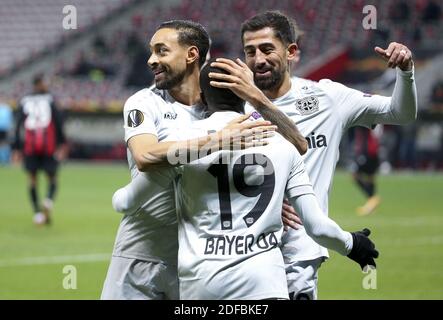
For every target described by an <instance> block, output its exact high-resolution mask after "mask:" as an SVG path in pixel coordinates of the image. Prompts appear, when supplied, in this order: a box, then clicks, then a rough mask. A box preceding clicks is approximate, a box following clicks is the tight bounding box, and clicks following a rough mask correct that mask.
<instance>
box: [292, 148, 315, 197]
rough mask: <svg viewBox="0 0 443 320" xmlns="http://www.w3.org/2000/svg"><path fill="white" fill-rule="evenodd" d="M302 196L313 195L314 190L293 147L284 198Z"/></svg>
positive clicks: (301, 160) (300, 158)
mask: <svg viewBox="0 0 443 320" xmlns="http://www.w3.org/2000/svg"><path fill="white" fill-rule="evenodd" d="M303 194H314V189H313V188H312V184H311V181H310V180H309V176H308V174H307V172H306V168H305V164H304V162H303V159H302V157H301V156H300V154H299V153H298V151H297V149H295V147H294V148H293V157H292V167H291V171H290V174H289V177H288V181H287V184H286V196H287V197H288V198H292V197H297V196H301V195H303Z"/></svg>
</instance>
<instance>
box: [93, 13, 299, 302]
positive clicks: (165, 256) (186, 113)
mask: <svg viewBox="0 0 443 320" xmlns="http://www.w3.org/2000/svg"><path fill="white" fill-rule="evenodd" d="M150 49H151V52H152V54H151V56H150V57H149V60H148V65H149V67H150V68H151V69H152V71H153V72H154V75H155V79H154V80H155V88H154V89H152V90H151V89H143V90H141V91H139V92H137V93H135V94H134V95H133V96H131V97H130V98H129V99H128V100H127V101H126V103H125V107H124V121H125V141H126V142H127V145H128V163H129V167H130V170H131V178H132V179H135V178H136V177H137V176H138V175H140V171H149V173H148V175H147V176H146V175H143V177H146V178H147V179H149V180H150V181H154V182H155V185H154V186H152V188H153V189H152V190H155V196H153V197H148V196H146V198H144V200H145V201H144V203H143V204H142V205H141V206H140V207H139V208H137V209H138V210H139V212H141V213H144V214H138V215H133V216H129V215H126V216H124V217H123V219H122V221H121V223H120V227H119V230H118V232H117V238H116V241H115V245H114V250H113V254H112V259H111V263H110V266H109V269H108V274H107V277H106V280H105V284H104V287H103V291H102V296H101V297H102V299H176V298H178V280H177V267H176V266H177V251H178V247H177V219H176V214H175V202H174V193H173V191H174V190H173V187H174V186H173V184H172V183H170V181H165V175H166V173H165V172H164V171H163V170H162V168H164V167H165V166H168V165H169V164H168V159H167V153H168V150H169V149H170V147H171V146H173V145H176V143H175V142H174V141H168V139H167V138H168V136H169V135H170V133H171V132H175V131H180V132H181V131H182V130H184V129H186V128H187V127H188V126H189V124H190V123H192V121H195V120H196V119H200V118H202V117H203V111H204V109H203V108H202V105H201V104H200V88H199V82H198V79H199V74H200V68H201V66H202V65H203V63H204V62H205V58H206V55H207V51H208V49H209V36H208V34H207V33H206V31H205V30H204V28H203V27H202V26H201V25H200V24H197V23H195V22H192V21H183V20H173V21H168V22H165V23H162V24H161V25H160V26H159V27H158V29H157V31H156V32H155V34H154V35H153V37H152V39H151V41H150ZM240 89H241V90H242V92H243V93H244V97H245V99H246V100H248V101H250V102H251V103H252V104H253V105H254V106H256V108H257V109H258V110H260V111H262V112H263V113H266V111H267V110H268V109H270V108H275V107H274V106H273V105H272V104H270V102H269V100H268V99H267V98H266V96H264V95H263V93H262V92H261V91H260V90H259V89H258V88H257V87H256V86H255V85H254V83H253V79H252V77H251V78H248V79H245V81H243V82H242V84H241V88H240ZM268 113H269V112H268ZM270 114H271V115H272V116H273V115H274V114H275V111H274V112H270ZM273 117H274V116H273ZM274 118H275V117H274ZM274 118H273V120H274ZM245 119H247V116H244V115H243V116H240V117H238V118H237V119H234V120H233V121H231V122H230V123H229V124H228V125H227V126H226V127H225V128H224V129H223V130H219V131H218V132H215V133H213V134H211V135H205V136H203V137H200V138H195V139H193V140H192V141H189V140H184V141H182V142H181V143H179V149H186V150H187V151H188V152H190V153H192V152H193V151H198V150H200V149H201V148H202V147H206V146H207V145H208V143H215V144H216V145H219V144H221V143H222V142H223V138H224V139H227V140H228V141H230V140H234V141H236V140H239V143H240V144H241V145H242V146H243V147H247V146H250V145H254V144H262V143H263V142H261V141H256V140H254V138H253V136H254V134H260V133H262V132H265V131H268V130H275V128H274V127H273V126H272V125H271V124H270V122H267V121H258V122H254V123H251V122H245V123H243V121H244V120H245ZM277 120H279V119H277ZM281 120H282V121H276V124H277V125H278V126H279V127H285V123H286V128H288V129H287V130H285V132H286V137H287V138H288V139H289V140H291V141H292V142H293V143H294V144H296V145H297V143H299V146H300V148H301V149H303V147H304V146H305V143H306V142H305V140H304V138H303V136H301V135H300V134H299V133H298V131H297V130H296V127H295V125H294V124H293V123H292V121H291V120H290V119H288V118H287V117H286V116H284V117H283V118H281ZM248 137H249V138H251V137H252V140H251V139H249V140H248ZM237 138H240V139H237ZM242 138H244V139H242ZM194 147H195V149H192V148H194ZM228 147H230V145H229V143H228ZM152 190H147V191H152Z"/></svg>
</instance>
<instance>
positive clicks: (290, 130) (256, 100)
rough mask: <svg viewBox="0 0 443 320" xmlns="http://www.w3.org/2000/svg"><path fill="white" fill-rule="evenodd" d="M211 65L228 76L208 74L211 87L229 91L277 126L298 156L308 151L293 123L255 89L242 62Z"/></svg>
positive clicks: (218, 62)
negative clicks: (225, 72) (297, 152)
mask: <svg viewBox="0 0 443 320" xmlns="http://www.w3.org/2000/svg"><path fill="white" fill-rule="evenodd" d="M211 65H212V66H214V67H217V68H221V69H223V70H226V71H227V72H229V74H222V73H210V74H209V76H210V78H212V79H214V81H211V85H212V86H214V87H217V88H227V89H231V90H232V91H233V92H234V93H235V94H236V95H237V96H239V97H240V98H242V99H243V100H245V101H247V102H249V103H250V104H251V105H252V106H253V107H254V108H255V109H256V110H257V111H258V112H259V113H260V114H261V115H262V117H263V118H264V119H266V120H269V121H271V122H272V123H273V124H275V125H277V127H278V130H277V131H278V132H279V133H280V134H281V135H282V136H283V137H284V138H285V139H286V140H288V141H289V142H290V143H291V144H293V145H294V146H295V147H296V148H297V150H298V151H299V152H300V154H305V153H306V151H307V150H308V144H307V141H306V139H305V138H304V137H303V135H302V134H301V133H300V131H299V130H298V129H297V127H296V125H295V124H294V122H293V121H292V120H291V119H290V118H289V117H287V116H286V115H285V114H284V113H283V112H281V111H280V110H279V109H278V108H277V107H276V106H275V105H274V104H273V103H272V102H271V101H270V100H269V99H268V98H267V97H266V96H265V94H264V93H263V92H262V91H261V90H260V89H259V88H257V86H256V85H255V84H254V76H253V73H252V71H251V70H250V69H249V67H248V66H247V65H246V64H245V63H244V62H243V61H241V60H240V59H236V61H235V62H234V61H232V60H230V59H224V58H218V59H217V61H216V62H213V63H212V64H211Z"/></svg>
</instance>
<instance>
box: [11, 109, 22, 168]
mask: <svg viewBox="0 0 443 320" xmlns="http://www.w3.org/2000/svg"><path fill="white" fill-rule="evenodd" d="M25 118H26V116H25V113H24V112H23V106H22V105H21V104H19V105H18V108H17V114H16V121H15V130H14V141H13V142H12V146H11V147H12V150H13V152H12V162H13V163H17V162H19V161H20V159H21V150H22V141H21V138H20V130H21V128H22V126H23V124H24V122H25Z"/></svg>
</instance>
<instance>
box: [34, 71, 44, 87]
mask: <svg viewBox="0 0 443 320" xmlns="http://www.w3.org/2000/svg"><path fill="white" fill-rule="evenodd" d="M44 80H45V76H44V75H43V73H38V74H36V75H34V77H33V78H32V84H33V85H34V86H36V85H38V84H40V83H42V82H43V81H44Z"/></svg>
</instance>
